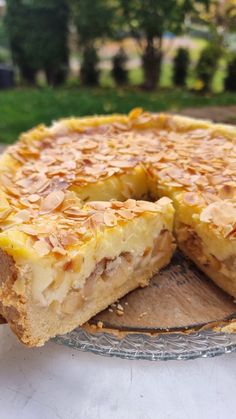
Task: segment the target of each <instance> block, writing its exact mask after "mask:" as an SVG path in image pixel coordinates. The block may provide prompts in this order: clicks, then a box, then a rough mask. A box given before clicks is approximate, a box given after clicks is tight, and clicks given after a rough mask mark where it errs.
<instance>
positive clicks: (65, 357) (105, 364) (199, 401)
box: [0, 326, 236, 419]
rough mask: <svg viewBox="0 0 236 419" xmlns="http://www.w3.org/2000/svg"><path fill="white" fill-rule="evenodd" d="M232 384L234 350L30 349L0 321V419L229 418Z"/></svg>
mask: <svg viewBox="0 0 236 419" xmlns="http://www.w3.org/2000/svg"><path fill="white" fill-rule="evenodd" d="M235 387H236V354H229V355H224V356H220V357H216V358H211V359H196V360H192V361H168V362H150V361H127V360H122V359H117V358H106V357H101V356H97V355H93V354H88V353H83V352H79V351H76V350H73V349H70V348H66V347H63V346H59V345H56V344H54V343H48V344H47V345H45V346H44V347H43V348H36V349H28V348H26V347H24V346H23V345H21V344H20V343H18V342H17V340H16V338H15V337H14V336H13V335H12V334H11V332H10V331H9V330H8V327H7V326H0V419H15V418H16V419H21V418H22V419H23V418H24V419H54V418H55V419H56V418H59V419H113V418H115V419H126V418H127V419H152V418H153V419H211V418H212V419H221V418H222V419H235V418H236V395H235Z"/></svg>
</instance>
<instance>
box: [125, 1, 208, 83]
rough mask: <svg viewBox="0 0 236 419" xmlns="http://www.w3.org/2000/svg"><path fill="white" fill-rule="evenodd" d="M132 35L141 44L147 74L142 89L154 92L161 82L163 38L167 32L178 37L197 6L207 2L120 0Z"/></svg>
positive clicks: (143, 63)
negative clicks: (187, 18)
mask: <svg viewBox="0 0 236 419" xmlns="http://www.w3.org/2000/svg"><path fill="white" fill-rule="evenodd" d="M120 1H121V6H122V9H123V13H124V16H125V19H126V21H127V22H128V24H129V26H130V30H131V33H132V35H133V36H134V37H135V38H136V39H137V40H138V41H139V45H140V48H141V51H142V52H141V54H142V66H143V72H144V83H143V87H144V88H146V89H148V90H152V89H154V88H155V87H156V85H157V84H158V83H159V81H160V74H161V64H162V59H163V54H164V52H163V37H164V34H165V33H166V32H171V33H172V34H179V33H181V30H182V29H183V27H184V23H185V19H186V17H187V16H188V15H190V14H191V13H194V12H195V10H196V4H197V3H200V4H202V5H206V6H207V5H208V3H209V1H208V0H205V1H204V0H202V1H201V0H200V1H199V2H198V1H192V0H177V1H176V0H168V1H166V0H159V1H156V0H129V1H126V0H120Z"/></svg>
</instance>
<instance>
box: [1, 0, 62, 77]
mask: <svg viewBox="0 0 236 419" xmlns="http://www.w3.org/2000/svg"><path fill="white" fill-rule="evenodd" d="M68 19H69V9H68V6H67V2H66V0H47V1H46V0H30V1H27V2H26V1H23V0H7V14H6V26H7V29H8V34H9V40H10V47H11V51H12V57H13V62H14V63H15V64H16V65H17V66H18V67H19V70H20V74H21V77H22V79H23V80H24V81H26V82H28V83H32V84H34V83H35V82H36V74H37V71H38V70H44V72H45V74H46V78H47V81H48V83H49V84H51V85H58V84H60V83H62V82H64V80H65V78H66V75H67V69H68V47H67V31H68Z"/></svg>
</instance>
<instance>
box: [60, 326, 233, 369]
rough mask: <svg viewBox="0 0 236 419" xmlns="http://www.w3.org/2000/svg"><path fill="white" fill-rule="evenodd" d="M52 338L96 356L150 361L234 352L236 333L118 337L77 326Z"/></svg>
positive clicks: (203, 332) (129, 335)
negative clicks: (62, 334) (67, 332)
mask: <svg viewBox="0 0 236 419" xmlns="http://www.w3.org/2000/svg"><path fill="white" fill-rule="evenodd" d="M55 341H56V342H57V343H59V344H62V345H66V346H69V347H72V348H75V349H78V350H81V351H86V352H92V353H94V354H98V355H105V356H116V357H119V358H124V359H146V360H150V361H158V360H160V361H168V360H183V359H185V360H186V359H194V358H207V357H213V356H217V355H223V354H226V353H231V352H236V334H225V333H216V332H213V331H211V330H209V331H202V332H195V333H190V334H188V335H185V334H181V333H174V334H169V335H168V334H160V335H158V336H148V335H145V334H142V333H139V334H128V335H126V336H125V337H123V338H122V339H119V338H117V337H116V336H114V335H113V334H111V333H102V332H101V333H99V332H97V333H90V332H88V331H86V330H84V329H82V328H78V329H76V330H74V331H73V332H71V333H69V334H67V335H64V336H58V337H56V338H55Z"/></svg>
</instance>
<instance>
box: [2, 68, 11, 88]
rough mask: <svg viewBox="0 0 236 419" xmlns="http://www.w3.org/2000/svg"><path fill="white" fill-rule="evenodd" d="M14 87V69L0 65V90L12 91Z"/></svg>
mask: <svg viewBox="0 0 236 419" xmlns="http://www.w3.org/2000/svg"><path fill="white" fill-rule="evenodd" d="M13 86H14V72H13V69H12V68H11V67H9V66H7V65H5V64H0V89H10V88H11V87H13Z"/></svg>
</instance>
